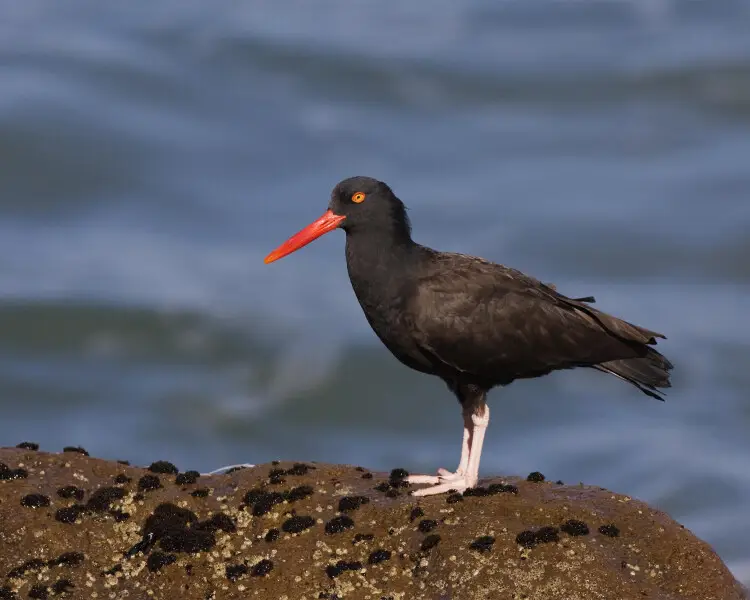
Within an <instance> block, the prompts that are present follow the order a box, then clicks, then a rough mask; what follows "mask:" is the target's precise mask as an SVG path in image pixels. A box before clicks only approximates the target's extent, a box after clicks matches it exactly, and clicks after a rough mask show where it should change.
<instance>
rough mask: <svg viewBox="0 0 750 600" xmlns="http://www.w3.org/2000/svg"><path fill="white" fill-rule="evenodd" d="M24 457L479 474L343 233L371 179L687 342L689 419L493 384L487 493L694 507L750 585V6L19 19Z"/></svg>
mask: <svg viewBox="0 0 750 600" xmlns="http://www.w3.org/2000/svg"><path fill="white" fill-rule="evenodd" d="M0 11H1V12H2V15H3V16H2V18H0V91H1V93H0V141H1V143H0V357H1V358H2V360H0V444H2V445H13V444H16V443H18V442H20V441H23V440H34V441H38V442H40V443H41V444H42V447H43V448H44V449H47V450H54V451H57V450H59V449H61V448H62V446H64V445H68V444H81V445H83V446H85V447H86V448H87V449H88V450H89V451H90V452H91V453H92V454H94V455H96V456H102V457H110V458H123V459H129V460H131V461H133V462H135V463H139V464H148V463H150V462H152V461H153V460H155V459H168V460H172V461H173V462H175V463H177V464H178V466H180V467H181V468H183V469H187V468H197V469H202V470H208V469H212V468H216V467H218V466H221V465H223V464H231V463H236V462H242V461H250V462H263V461H267V460H272V459H275V458H286V459H298V460H320V461H340V462H349V463H359V464H363V465H367V466H368V467H371V468H375V469H389V468H392V467H395V466H404V467H406V468H408V469H410V470H429V471H431V470H433V469H434V468H436V467H437V466H446V467H451V466H454V463H455V461H456V460H457V458H458V445H459V441H460V418H459V414H458V408H457V404H456V403H455V400H454V399H453V398H452V397H451V395H450V394H449V393H448V392H447V391H446V389H445V387H444V386H443V384H442V383H441V382H439V381H437V380H433V379H432V378H428V377H426V376H422V375H419V374H416V373H413V372H411V371H409V370H408V369H406V368H405V367H402V366H401V365H400V364H399V363H397V362H396V361H395V360H394V359H393V358H392V357H391V356H390V354H388V352H387V351H386V350H385V349H384V348H382V346H380V344H379V342H378V341H377V340H376V339H375V337H374V335H373V334H372V332H371V331H370V329H369V327H368V325H367V323H366V322H365V320H364V317H363V316H362V314H361V311H360V308H359V306H358V304H357V303H356V300H355V299H354V296H353V293H352V291H351V288H350V285H349V282H348V279H347V275H346V269H345V265H344V257H343V234H341V233H334V234H331V235H329V236H327V237H326V238H324V239H321V240H319V241H317V242H316V243H315V244H313V245H311V246H309V247H307V248H305V249H304V250H303V251H301V252H299V253H297V254H295V255H293V256H290V257H288V258H286V259H284V260H283V261H280V262H278V263H274V264H273V265H270V266H267V265H264V264H263V260H262V259H263V257H264V256H265V255H266V254H267V253H268V252H269V251H270V250H271V249H273V248H274V247H275V246H276V245H277V244H278V243H280V242H281V241H283V240H284V239H286V238H287V237H288V236H289V235H290V234H291V233H294V232H295V231H297V230H298V229H299V228H301V227H302V226H303V225H305V224H307V223H308V222H309V221H311V220H312V219H314V218H316V217H317V216H319V215H320V214H321V213H322V212H323V210H324V209H325V207H326V204H327V202H328V196H329V193H330V189H331V188H332V187H333V185H334V184H335V183H336V182H337V181H339V180H340V179H343V178H345V177H348V176H350V175H356V174H366V175H372V176H375V177H378V178H380V179H383V180H385V181H387V182H388V183H390V184H391V186H392V187H393V188H394V189H395V191H396V193H397V194H398V195H399V196H400V197H401V198H402V199H403V200H404V201H405V202H406V204H407V205H408V206H409V209H410V215H411V217H412V220H413V222H414V229H415V237H416V239H418V241H420V242H422V243H425V244H428V245H431V246H433V247H436V248H439V249H442V250H454V251H460V252H465V253H472V254H478V255H481V256H484V257H486V258H489V259H492V260H496V261H499V262H503V263H505V264H509V265H512V266H514V267H517V268H520V269H522V270H524V271H526V272H528V273H529V274H532V275H534V276H536V277H539V278H540V279H543V280H544V281H550V282H554V283H555V284H556V285H558V287H559V288H560V289H561V291H563V292H564V293H568V294H570V295H588V294H593V295H595V296H596V298H597V303H598V304H597V305H598V306H599V307H601V308H602V309H604V310H607V311H609V312H613V313H615V314H617V315H619V316H622V317H624V318H627V319H628V320H631V321H633V322H636V323H638V324H642V325H644V326H646V327H649V328H652V329H656V330H658V331H663V332H664V333H666V334H667V336H668V338H669V339H668V340H667V341H666V342H664V343H663V344H662V345H661V346H662V347H663V350H664V352H665V353H666V354H667V355H668V356H669V357H670V358H671V359H672V360H673V361H674V362H675V364H676V369H675V373H674V386H675V387H674V388H673V390H671V391H670V393H669V396H668V401H667V402H666V403H665V404H661V403H657V402H654V401H653V400H650V399H648V398H646V397H645V396H641V395H640V394H639V393H638V392H637V390H635V389H633V388H631V387H629V386H626V385H624V384H622V383H621V382H619V381H617V380H616V379H614V378H608V377H605V376H603V375H601V374H599V373H594V372H591V373H589V372H583V371H576V372H566V373H561V374H554V375H551V376H549V377H546V378H543V379H540V380H536V381H528V382H519V383H516V384H514V385H512V386H511V387H509V388H507V389H504V390H497V391H495V392H493V394H492V406H493V422H492V423H491V425H490V431H489V434H488V440H487V442H486V446H485V453H484V459H483V463H482V471H483V473H484V474H486V475H493V474H498V473H507V474H525V473H528V472H529V471H532V470H539V471H542V472H543V473H545V474H546V475H547V476H548V477H550V478H553V479H558V478H559V479H563V480H565V481H568V482H578V481H583V482H586V483H591V484H597V485H602V486H605V487H608V488H610V489H613V490H616V491H618V492H622V493H626V494H629V495H631V496H634V497H638V498H641V499H643V500H645V501H647V502H649V503H651V504H652V505H654V506H657V507H659V508H661V509H663V510H666V511H667V512H669V513H670V514H671V515H672V516H673V517H674V518H676V519H678V520H679V521H680V522H681V523H683V524H685V525H686V526H687V527H689V528H690V529H691V530H693V531H694V532H695V533H696V534H698V535H699V536H700V537H702V538H703V539H705V540H706V541H707V542H708V543H710V544H711V545H712V546H713V547H714V548H715V549H716V550H717V551H718V552H719V554H720V555H721V556H722V558H724V560H726V561H727V563H728V564H729V565H730V567H731V568H732V569H733V570H734V572H735V573H736V574H737V575H738V577H739V578H740V579H742V580H744V581H748V582H750V547H749V544H748V542H747V540H748V539H750V519H748V517H747V506H748V503H749V502H750V467H749V466H748V462H747V456H748V455H750V396H749V395H748V388H750V371H749V370H748V365H750V342H749V341H748V340H750V320H748V317H747V313H748V307H749V306H750V305H749V304H748V293H749V292H750V235H749V234H748V231H750V2H747V1H742V2H741V1H730V0H725V1H723V2H708V1H701V0H694V1H689V2H688V1H685V2H677V1H676V0H675V1H671V0H649V1H646V0H643V1H635V0H634V1H624V0H622V1H617V0H612V1H609V2H594V1H591V2H561V1H559V0H558V1H534V2H520V1H510V2H501V3H495V2H488V1H482V2H480V1H478V0H477V1H473V2H466V3H461V4H460V5H456V4H455V3H448V2H437V3H435V2H430V3H427V2H416V3H409V5H408V6H407V5H404V6H396V5H393V6H390V5H383V4H382V3H378V2H374V1H373V0H354V1H352V0H347V1H344V0H331V1H327V2H317V3H314V4H310V3H303V2H292V3H284V4H283V5H282V4H276V3H270V2H263V3H260V2H259V3H250V4H247V3H237V2H229V1H217V2H212V3H210V4H207V3H201V2H195V1H193V0H187V1H186V0H180V1H179V2H178V1H176V0H175V1H166V0H159V1H157V2H150V3H139V2H134V3H121V4H119V5H117V6H115V5H113V4H111V3H108V4H102V3H97V2H87V1H84V0H70V1H68V2H66V3H55V2H52V1H51V0H47V1H36V0H27V1H26V2H12V1H9V0H0Z"/></svg>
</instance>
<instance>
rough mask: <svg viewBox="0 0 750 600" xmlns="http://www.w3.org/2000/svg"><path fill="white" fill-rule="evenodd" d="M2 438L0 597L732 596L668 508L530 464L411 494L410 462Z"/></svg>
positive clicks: (719, 569) (737, 592)
mask: <svg viewBox="0 0 750 600" xmlns="http://www.w3.org/2000/svg"><path fill="white" fill-rule="evenodd" d="M22 446H23V447H21V448H2V449H0V542H1V543H0V600H5V599H8V598H98V599H103V598H113V599H115V598H116V599H120V598H130V599H144V600H145V599H160V598H165V599H174V598H180V599H182V600H192V599H195V600H211V599H216V600H219V599H229V598H263V599H266V598H268V599H272V600H277V599H278V600H284V599H286V600H302V599H305V600H313V599H328V600H334V599H337V598H347V599H372V600H383V599H392V600H411V599H423V598H424V599H430V600H459V599H467V600H474V599H480V598H483V599H500V600H504V599H507V600H520V599H527V600H536V599H539V600H542V599H544V600H555V599H560V600H562V599H564V600H589V599H603V600H605V599H606V600H629V599H636V598H637V599H639V600H643V599H644V598H651V599H660V600H673V599H674V600H677V599H695V600H735V599H736V600H739V599H741V598H746V596H745V595H743V590H742V588H741V586H740V584H739V583H738V582H737V581H736V580H735V579H734V577H733V576H732V575H731V573H730V572H729V570H728V569H727V568H726V566H725V565H724V564H723V563H722V562H721V560H720V559H719V558H718V557H717V556H716V554H715V553H714V552H713V551H712V550H711V548H710V547H709V546H708V545H707V544H705V543H704V542H702V541H700V540H699V539H697V538H696V537H695V536H694V535H692V534H691V533H690V532H689V531H687V530H686V529H685V528H684V527H682V526H681V525H679V524H678V523H676V522H675V521H673V520H672V519H670V518H669V517H668V516H667V515H666V514H664V513H662V512H659V511H657V510H654V509H652V508H650V507H649V506H647V505H646V504H644V503H642V502H639V501H637V500H633V499H631V498H628V497H626V496H622V495H618V494H614V493H612V492H609V491H607V490H604V489H602V488H593V487H587V486H582V485H564V484H562V482H558V483H551V482H547V481H544V479H543V476H541V475H540V474H531V475H530V476H529V477H528V478H505V479H493V480H488V481H483V482H482V485H481V487H479V488H476V489H475V490H469V491H467V492H466V493H464V494H448V495H441V496H432V497H427V498H419V499H417V498H416V497H413V496H411V495H409V489H410V488H409V486H408V485H406V484H405V483H404V482H403V477H404V475H405V472H404V471H402V470H400V469H396V470H394V471H393V472H391V473H390V474H389V473H372V472H369V471H367V470H365V469H363V468H361V467H353V466H345V465H329V464H316V463H291V462H290V463H287V462H278V463H277V462H274V463H272V464H266V465H259V466H256V467H254V468H247V469H240V470H236V471H234V472H231V473H228V474H224V475H214V476H204V475H199V474H198V473H196V472H194V471H187V472H178V471H177V469H176V468H175V467H174V465H172V464H170V463H168V462H163V461H160V462H156V463H154V464H153V465H151V466H150V467H149V468H138V467H134V466H130V465H127V464H123V463H118V462H114V461H105V460H99V459H96V458H91V457H89V456H88V455H87V453H86V452H85V450H83V449H82V448H68V449H66V450H67V451H65V452H62V453H57V454H56V453H46V452H40V451H38V450H36V445H35V444H28V443H27V444H22Z"/></svg>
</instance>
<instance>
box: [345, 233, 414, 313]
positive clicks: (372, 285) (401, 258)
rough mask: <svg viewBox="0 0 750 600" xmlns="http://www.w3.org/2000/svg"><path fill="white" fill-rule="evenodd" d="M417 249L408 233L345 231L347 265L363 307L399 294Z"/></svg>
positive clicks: (355, 291)
mask: <svg viewBox="0 0 750 600" xmlns="http://www.w3.org/2000/svg"><path fill="white" fill-rule="evenodd" d="M418 247H419V246H418V244H416V243H414V242H413V241H412V239H411V236H410V235H409V233H408V231H403V232H393V231H391V232H385V231H379V230H378V229H376V228H372V229H368V230H362V231H355V232H347V235H346V266H347V269H348V271H349V278H350V279H351V282H352V287H353V288H354V293H355V294H356V295H357V298H358V299H359V301H360V303H362V304H363V306H364V305H370V304H373V303H379V302H383V301H386V300H387V299H388V298H390V297H395V296H397V295H399V293H400V288H401V285H402V284H403V283H405V282H407V280H408V277H407V274H408V272H409V270H410V269H409V265H410V264H412V263H413V262H414V260H415V259H416V254H417V252H418Z"/></svg>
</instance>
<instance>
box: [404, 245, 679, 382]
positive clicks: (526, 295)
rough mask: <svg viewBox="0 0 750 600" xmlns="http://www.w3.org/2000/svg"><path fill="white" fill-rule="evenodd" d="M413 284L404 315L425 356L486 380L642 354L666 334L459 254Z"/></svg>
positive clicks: (437, 261)
mask: <svg viewBox="0 0 750 600" xmlns="http://www.w3.org/2000/svg"><path fill="white" fill-rule="evenodd" d="M415 285H416V289H415V290H414V293H413V294H411V301H410V304H409V307H408V310H409V314H410V316H411V319H412V321H413V329H414V331H415V338H416V341H417V343H418V344H419V346H420V348H421V349H422V350H423V352H425V353H428V354H429V355H430V356H432V357H433V359H434V360H437V361H439V362H440V363H442V364H444V365H445V366H448V367H451V368H452V369H454V370H458V371H460V372H464V373H467V374H471V375H474V376H477V377H480V378H486V379H487V380H493V381H494V380H505V379H510V380H512V379H515V378H519V377H531V376H535V375H542V374H545V373H549V372H550V371H552V370H555V369H562V368H570V367H574V366H583V365H593V364H597V363H601V362H605V361H609V360H616V359H623V358H631V357H637V356H643V355H644V354H645V353H646V352H647V350H646V345H648V344H654V343H655V339H654V338H655V337H664V336H662V335H661V334H658V333H656V332H652V331H649V330H646V329H643V328H640V327H637V326H635V325H632V324H630V323H627V322H625V321H622V320H620V319H617V318H615V317H612V316H610V315H607V314H606V313H603V312H601V311H598V310H596V309H594V308H592V307H590V306H587V305H586V304H585V303H584V301H583V300H581V299H572V298H567V297H566V296H563V295H562V294H560V293H558V292H557V291H556V290H555V289H554V288H552V287H550V286H548V285H545V284H544V283H542V282H540V281H538V280H536V279H534V278H532V277H529V276H527V275H525V274H523V273H521V272H520V271H516V270H515V269H510V268H508V267H504V266H502V265H498V264H494V263H490V262H487V261H483V260H481V259H476V258H474V257H468V256H464V255H460V254H440V255H436V256H435V257H434V259H433V261H431V268H430V269H428V270H427V272H426V273H425V274H424V275H423V276H422V277H421V278H420V279H418V280H417V282H416V284H415ZM585 300H589V299H588V298H586V299H585Z"/></svg>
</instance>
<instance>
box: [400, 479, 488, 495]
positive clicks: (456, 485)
mask: <svg viewBox="0 0 750 600" xmlns="http://www.w3.org/2000/svg"><path fill="white" fill-rule="evenodd" d="M476 483H477V482H476V481H474V482H471V481H469V478H468V477H467V476H466V475H461V476H460V477H458V478H455V479H448V480H446V481H440V482H439V483H438V484H437V485H433V486H432V487H426V488H421V489H419V490H414V491H413V492H412V493H411V494H412V496H434V495H436V494H446V493H448V492H458V493H463V492H464V491H466V490H468V489H469V488H471V487H474V486H475V485H476Z"/></svg>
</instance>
